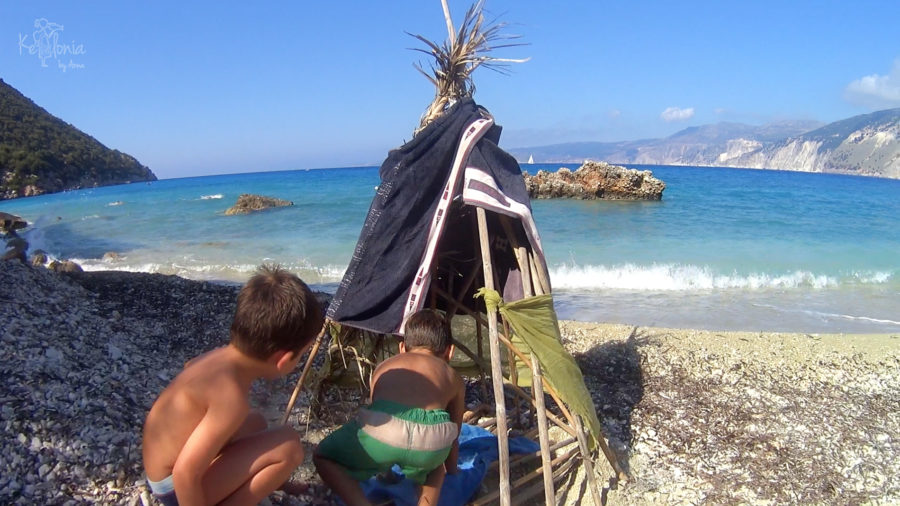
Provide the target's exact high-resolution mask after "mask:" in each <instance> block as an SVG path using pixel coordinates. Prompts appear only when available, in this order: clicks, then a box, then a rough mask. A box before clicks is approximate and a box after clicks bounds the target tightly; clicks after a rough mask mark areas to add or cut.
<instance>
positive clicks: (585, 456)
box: [575, 415, 603, 506]
mask: <svg viewBox="0 0 900 506" xmlns="http://www.w3.org/2000/svg"><path fill="white" fill-rule="evenodd" d="M575 425H576V426H575V429H576V430H577V431H578V434H577V436H576V437H577V438H578V447H579V448H580V449H581V458H582V461H583V462H584V475H585V478H586V479H587V482H588V488H589V489H591V497H592V498H593V499H594V506H601V505H602V504H603V503H602V502H601V501H600V487H598V486H597V477H596V476H594V461H593V460H592V458H591V451H590V450H589V449H588V444H587V434H585V432H584V426H583V425H582V424H581V415H576V416H575Z"/></svg>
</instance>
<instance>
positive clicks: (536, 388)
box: [531, 354, 556, 504]
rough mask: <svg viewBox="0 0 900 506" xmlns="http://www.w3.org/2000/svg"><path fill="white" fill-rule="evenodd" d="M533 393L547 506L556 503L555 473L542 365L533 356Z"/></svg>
mask: <svg viewBox="0 0 900 506" xmlns="http://www.w3.org/2000/svg"><path fill="white" fill-rule="evenodd" d="M531 375H532V380H531V391H532V393H534V406H535V408H536V409H535V411H537V421H538V436H539V440H540V442H541V464H542V465H543V467H544V499H545V500H546V501H547V504H553V503H554V502H555V501H556V493H555V492H554V491H553V471H552V469H551V467H550V433H549V432H548V430H547V408H546V406H544V389H543V388H541V379H542V378H541V364H540V363H539V362H538V359H537V357H536V356H534V355H533V354H532V355H531Z"/></svg>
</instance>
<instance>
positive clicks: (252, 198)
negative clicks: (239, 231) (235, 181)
mask: <svg viewBox="0 0 900 506" xmlns="http://www.w3.org/2000/svg"><path fill="white" fill-rule="evenodd" d="M292 205H294V203H293V202H291V201H289V200H282V199H277V198H274V197H265V196H262V195H253V194H250V193H244V194H242V195H241V196H239V197H238V199H237V202H236V203H235V204H234V205H233V206H232V207H230V208H228V210H226V211H225V214H226V215H229V216H230V215H232V214H248V213H252V212H254V211H262V210H263V209H270V208H273V207H286V206H292Z"/></svg>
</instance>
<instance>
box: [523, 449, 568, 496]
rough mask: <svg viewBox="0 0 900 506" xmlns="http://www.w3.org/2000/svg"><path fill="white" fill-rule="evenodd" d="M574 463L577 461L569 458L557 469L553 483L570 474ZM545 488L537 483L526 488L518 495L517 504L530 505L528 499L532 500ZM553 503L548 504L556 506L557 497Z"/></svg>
mask: <svg viewBox="0 0 900 506" xmlns="http://www.w3.org/2000/svg"><path fill="white" fill-rule="evenodd" d="M573 462H575V459H574V458H569V460H567V461H565V462H563V463H562V464H560V466H559V467H558V468H556V471H554V472H553V477H552V478H551V479H552V481H553V482H554V483H556V482H557V481H559V480H560V479H561V478H562V477H563V476H565V474H566V473H567V472H569V469H571V468H572V463H573ZM543 488H544V484H543V483H535V484H534V485H532V486H531V487H528V488H526V489H525V490H523V491H522V492H520V493H518V494H517V495H516V503H517V504H528V499H530V498H531V497H532V496H535V495H537V494H538V493H539V492H540V491H541V489H543ZM553 501H554V502H552V503H548V504H555V501H556V497H554V498H553Z"/></svg>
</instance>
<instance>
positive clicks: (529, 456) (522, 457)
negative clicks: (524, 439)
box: [487, 436, 577, 472]
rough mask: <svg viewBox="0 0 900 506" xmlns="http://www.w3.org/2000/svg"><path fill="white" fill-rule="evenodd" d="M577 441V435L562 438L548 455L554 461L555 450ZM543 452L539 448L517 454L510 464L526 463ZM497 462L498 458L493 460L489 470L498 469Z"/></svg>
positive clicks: (488, 467)
mask: <svg viewBox="0 0 900 506" xmlns="http://www.w3.org/2000/svg"><path fill="white" fill-rule="evenodd" d="M576 441H577V438H576V437H575V436H572V437H570V438H567V439H564V440H562V441H560V442H558V443H555V444H554V445H553V446H551V447H550V453H549V454H548V455H550V457H551V461H552V457H553V452H555V451H556V450H559V449H560V448H562V447H564V446H569V445H570V444H572V443H574V442H576ZM541 454H542V452H541V450H538V451H536V452H533V453H522V454H519V455H517V456H516V457H514V458H513V457H511V458H510V460H509V464H510V465H511V466H512V465H515V464H523V463H525V462H528V461H529V460H531V459H536V458H538V457H540V456H541ZM497 464H498V462H497V461H496V460H495V461H493V462H491V465H489V466H487V470H488V472H490V471H493V470H494V469H496V468H497Z"/></svg>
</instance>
